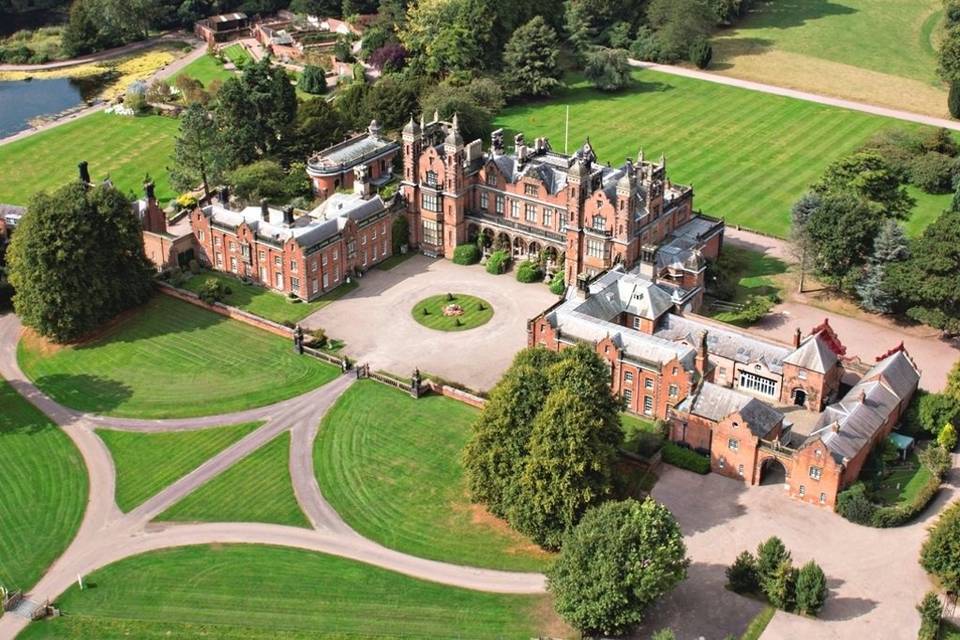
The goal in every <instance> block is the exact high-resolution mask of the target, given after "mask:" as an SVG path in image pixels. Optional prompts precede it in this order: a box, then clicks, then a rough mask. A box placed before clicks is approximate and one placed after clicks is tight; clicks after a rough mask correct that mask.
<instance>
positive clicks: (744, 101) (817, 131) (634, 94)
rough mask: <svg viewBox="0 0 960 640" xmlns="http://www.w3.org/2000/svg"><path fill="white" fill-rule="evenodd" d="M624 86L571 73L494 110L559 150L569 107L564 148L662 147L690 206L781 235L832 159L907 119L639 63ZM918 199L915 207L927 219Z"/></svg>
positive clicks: (603, 151)
mask: <svg viewBox="0 0 960 640" xmlns="http://www.w3.org/2000/svg"><path fill="white" fill-rule="evenodd" d="M634 78H635V82H634V85H633V87H632V88H630V89H628V90H625V91H622V92H618V93H610V94H608V93H601V92H599V91H596V90H594V89H592V88H590V87H588V86H587V84H586V83H584V82H583V81H580V80H578V79H576V78H573V79H571V80H572V81H573V84H572V86H571V87H570V88H569V89H566V90H563V91H560V92H558V93H557V94H556V96H555V97H554V98H553V99H551V100H549V101H539V102H530V103H526V104H521V105H517V106H514V107H510V108H508V109H505V110H504V111H503V112H501V114H500V116H499V117H498V118H497V119H496V126H502V127H505V128H507V129H509V130H510V131H509V133H508V136H512V135H513V133H514V132H516V131H522V132H523V133H524V134H525V135H526V136H527V139H532V138H534V137H536V136H548V137H549V138H550V141H551V144H552V145H553V147H554V148H555V149H557V150H560V151H562V150H563V141H564V118H565V111H566V107H567V106H569V107H570V139H569V145H570V146H569V149H570V150H574V149H576V148H577V147H578V146H579V145H581V144H582V143H583V141H584V139H586V138H587V137H589V138H590V142H591V144H592V145H593V146H594V149H595V150H596V152H597V155H598V157H599V160H600V161H601V162H607V161H609V162H611V163H613V164H616V165H619V164H622V163H623V159H624V158H627V157H629V158H636V156H637V152H638V151H639V150H640V149H643V151H644V152H645V154H646V157H647V158H659V156H660V154H661V153H664V154H666V156H667V168H668V172H669V174H670V178H671V179H672V180H673V181H674V182H678V183H682V184H690V183H693V185H694V188H695V192H696V195H695V197H694V207H696V208H698V209H702V210H703V212H704V213H707V214H709V215H713V216H717V217H722V218H725V219H726V220H727V222H728V223H729V224H739V225H742V226H743V227H746V228H749V229H756V230H759V231H763V232H766V233H771V234H774V235H777V236H781V237H785V236H786V235H787V233H788V231H789V227H790V207H791V205H792V204H793V203H794V202H795V201H796V200H797V199H798V198H799V197H800V196H801V195H802V194H803V193H804V192H805V191H806V190H807V189H808V187H809V185H811V184H812V183H813V182H815V181H816V180H817V179H818V178H819V177H820V175H821V174H822V173H823V171H824V169H825V168H826V167H827V165H829V164H830V163H831V162H832V161H834V160H836V159H838V158H840V157H841V156H843V155H845V154H847V153H849V152H851V151H853V150H854V149H855V148H857V147H858V146H860V144H862V143H863V142H864V141H865V140H866V139H867V138H868V137H869V136H870V135H871V134H873V133H875V132H877V131H879V130H881V129H884V128H887V127H902V128H912V127H911V125H909V124H908V123H903V122H900V121H896V120H891V119H888V118H882V117H879V116H872V115H868V114H864V113H858V112H853V111H847V110H844V109H838V108H834V107H827V106H823V105H819V104H814V103H811V102H804V101H801V100H795V99H792V98H784V97H781V96H774V95H769V94H764V93H759V92H756V91H748V90H746V89H738V88H735V87H728V86H724V85H719V84H715V83H711V82H705V81H701V80H694V79H690V78H682V77H677V76H670V75H667V74H664V73H658V72H655V71H638V72H635V74H634ZM940 209H942V206H939V205H937V206H936V207H935V211H934V212H931V211H929V210H928V209H927V208H924V209H922V210H918V211H915V213H914V217H917V218H918V219H920V220H929V219H930V218H931V217H933V216H934V215H936V213H939V211H940Z"/></svg>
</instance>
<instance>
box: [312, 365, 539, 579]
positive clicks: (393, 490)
mask: <svg viewBox="0 0 960 640" xmlns="http://www.w3.org/2000/svg"><path fill="white" fill-rule="evenodd" d="M476 416H477V411H476V410H475V409H472V408H471V407H468V406H467V405H465V404H462V403H460V402H457V401H455V400H451V399H449V398H444V397H441V396H426V397H423V398H420V399H419V400H414V399H413V398H411V397H410V396H408V395H407V394H405V393H403V392H401V391H398V390H396V389H392V388H390V387H386V386H384V385H381V384H379V383H377V382H373V381H372V380H368V381H360V382H357V383H356V384H354V385H353V386H352V387H351V388H350V389H349V390H348V391H347V392H346V393H345V394H344V395H343V396H342V397H341V398H340V400H339V401H337V403H336V405H334V407H333V408H332V409H331V410H330V412H329V413H328V414H327V415H326V417H325V418H324V420H323V423H322V424H321V427H320V433H319V435H318V436H317V441H316V446H315V449H314V465H315V471H316V474H317V480H318V482H319V484H320V490H321V491H322V492H323V495H324V497H325V498H326V499H327V500H328V501H329V502H330V504H331V505H333V508H334V509H336V510H337V513H339V514H340V515H341V516H342V517H343V518H344V520H346V521H347V523H348V524H349V525H350V526H351V527H353V528H354V529H356V530H357V531H358V532H359V533H360V534H361V535H363V536H366V537H368V538H370V539H372V540H376V541H377V542H380V543H382V544H384V545H386V546H388V547H390V548H392V549H397V550H398V551H403V552H405V553H410V554H413V555H416V556H421V557H425V558H431V559H434V560H443V561H445V562H453V563H456V564H463V565H471V566H478V567H490V568H496V569H509V570H542V569H543V568H544V567H545V566H546V563H547V560H548V559H549V557H550V556H549V555H548V554H546V553H544V552H542V551H540V550H539V549H538V548H537V547H536V546H535V545H534V544H533V543H531V542H530V541H529V540H527V539H526V538H524V537H522V536H520V535H519V534H517V533H515V532H514V531H512V530H510V529H509V528H508V526H507V525H506V524H505V523H503V522H501V521H499V520H496V519H494V518H492V517H491V516H490V515H489V514H487V513H486V511H484V510H482V509H480V508H478V507H477V506H475V505H472V504H471V503H470V501H469V498H468V496H467V488H466V482H465V480H464V477H463V468H462V467H461V465H460V452H461V451H462V450H463V447H464V445H465V444H466V442H467V439H468V438H469V435H470V424H471V422H472V421H473V420H474V419H475V418H476Z"/></svg>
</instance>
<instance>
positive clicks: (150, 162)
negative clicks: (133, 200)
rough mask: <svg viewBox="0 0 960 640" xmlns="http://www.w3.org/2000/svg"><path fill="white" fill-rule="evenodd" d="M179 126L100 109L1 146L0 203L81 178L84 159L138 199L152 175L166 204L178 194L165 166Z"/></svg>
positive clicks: (98, 175)
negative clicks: (80, 167)
mask: <svg viewBox="0 0 960 640" xmlns="http://www.w3.org/2000/svg"><path fill="white" fill-rule="evenodd" d="M177 127H178V123H177V120H176V119H175V118H167V117H164V116H139V117H136V118H131V117H126V116H118V115H111V114H107V113H103V112H97V113H92V114H90V115H88V116H83V117H82V118H79V119H77V120H75V121H73V122H69V123H67V124H64V125H60V126H58V127H54V128H52V129H48V130H46V131H41V132H40V133H35V134H33V135H30V136H27V137H26V138H21V139H20V140H15V141H14V142H11V143H9V144H5V145H0V202H7V203H10V204H21V205H25V204H27V202H28V201H29V200H30V197H31V196H32V195H33V194H34V193H36V192H37V191H41V190H52V189H56V188H57V187H60V186H62V185H64V184H66V183H68V182H70V181H72V180H76V179H77V163H78V162H80V161H81V160H86V161H87V162H89V163H90V175H91V176H92V178H93V180H94V181H100V180H102V179H104V178H105V177H107V176H108V175H109V176H110V179H111V180H112V181H113V183H114V184H115V185H116V186H117V188H119V189H120V190H122V191H124V192H128V193H133V194H134V195H136V196H137V197H140V196H142V195H143V178H144V175H145V174H147V173H149V174H150V177H151V178H152V179H153V181H154V182H155V183H156V186H157V198H159V199H160V201H161V202H166V201H167V200H168V199H170V198H172V197H174V195H176V194H175V193H174V191H173V188H172V187H171V186H170V181H169V178H168V176H167V170H166V168H165V167H166V166H167V164H168V163H169V162H170V155H171V154H172V153H173V139H174V136H176V133H177Z"/></svg>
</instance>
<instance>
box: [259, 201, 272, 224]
mask: <svg viewBox="0 0 960 640" xmlns="http://www.w3.org/2000/svg"><path fill="white" fill-rule="evenodd" d="M260 219H261V220H263V221H264V222H270V207H269V206H267V199H266V198H260Z"/></svg>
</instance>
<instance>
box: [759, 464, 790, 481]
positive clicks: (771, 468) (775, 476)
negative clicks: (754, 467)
mask: <svg viewBox="0 0 960 640" xmlns="http://www.w3.org/2000/svg"><path fill="white" fill-rule="evenodd" d="M786 481H787V468H786V467H785V466H783V463H782V462H780V461H779V460H777V459H776V458H767V459H766V460H764V461H763V462H762V463H761V464H760V484H784V483H786Z"/></svg>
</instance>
